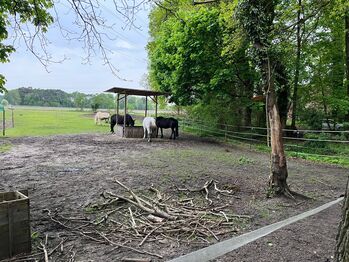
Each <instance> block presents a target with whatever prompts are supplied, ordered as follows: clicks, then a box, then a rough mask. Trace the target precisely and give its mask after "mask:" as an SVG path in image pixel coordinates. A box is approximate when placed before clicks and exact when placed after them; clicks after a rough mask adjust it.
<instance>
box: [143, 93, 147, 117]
mask: <svg viewBox="0 0 349 262" xmlns="http://www.w3.org/2000/svg"><path fill="white" fill-rule="evenodd" d="M147 114H148V96H145V114H144V116H145V117H147Z"/></svg>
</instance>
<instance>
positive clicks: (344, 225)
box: [335, 180, 349, 262]
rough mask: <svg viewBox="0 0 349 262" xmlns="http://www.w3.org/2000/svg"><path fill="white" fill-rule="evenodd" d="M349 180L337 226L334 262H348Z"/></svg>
mask: <svg viewBox="0 0 349 262" xmlns="http://www.w3.org/2000/svg"><path fill="white" fill-rule="evenodd" d="M348 194H349V180H348V182H347V189H346V193H345V198H344V204H343V208H342V221H341V222H340V224H339V230H338V234H337V244H336V252H335V261H336V262H348V261H349V196H348Z"/></svg>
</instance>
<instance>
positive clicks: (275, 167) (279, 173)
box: [238, 0, 291, 195]
mask: <svg viewBox="0 0 349 262" xmlns="http://www.w3.org/2000/svg"><path fill="white" fill-rule="evenodd" d="M276 4H277V1H270V0H261V1H254V0H244V1H241V3H240V6H239V13H238V17H239V20H240V21H241V23H242V26H243V28H244V30H245V31H246V34H247V36H248V37H249V39H250V41H251V43H252V45H253V55H254V58H255V61H256V64H257V65H258V67H259V68H260V70H261V73H262V79H263V84H264V93H265V95H266V104H267V105H266V107H267V115H268V118H269V122H270V136H271V141H270V142H271V173H270V177H269V185H270V189H271V191H272V192H273V193H275V194H286V195H290V194H291V192H290V190H289V187H288V184H287V177H288V171H287V162H286V156H285V152H284V146H283V139H282V123H281V116H280V111H279V106H278V101H277V92H276V71H278V70H275V69H276V68H280V69H281V67H282V64H281V62H280V61H278V56H277V53H276V50H275V49H274V48H273V43H272V41H273V27H274V18H275V6H276Z"/></svg>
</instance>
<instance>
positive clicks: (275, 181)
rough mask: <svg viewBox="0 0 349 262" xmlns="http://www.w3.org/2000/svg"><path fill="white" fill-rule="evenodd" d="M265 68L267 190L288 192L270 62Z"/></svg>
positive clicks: (281, 192)
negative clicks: (267, 144) (268, 132)
mask: <svg viewBox="0 0 349 262" xmlns="http://www.w3.org/2000/svg"><path fill="white" fill-rule="evenodd" d="M264 68H267V72H268V74H267V75H268V77H267V78H268V79H267V86H266V87H265V88H266V95H267V99H266V101H267V115H268V118H269V125H270V145H271V156H270V157H271V166H270V176H269V189H270V190H269V191H270V192H271V193H273V194H276V195H280V194H289V193H290V191H289V187H288V185H287V177H288V171H287V162H286V156H285V151H284V143H283V138H282V134H283V133H282V123H281V117H280V112H279V108H278V105H277V99H276V92H275V87H274V78H273V77H272V72H271V66H270V63H267V65H265V66H264Z"/></svg>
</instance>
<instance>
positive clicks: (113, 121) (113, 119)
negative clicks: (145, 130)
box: [110, 114, 135, 133]
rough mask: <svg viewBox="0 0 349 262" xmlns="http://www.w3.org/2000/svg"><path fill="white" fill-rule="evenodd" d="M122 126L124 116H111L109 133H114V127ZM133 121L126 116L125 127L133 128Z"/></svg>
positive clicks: (130, 117)
mask: <svg viewBox="0 0 349 262" xmlns="http://www.w3.org/2000/svg"><path fill="white" fill-rule="evenodd" d="M116 124H118V125H123V124H124V116H123V115H116V114H114V115H112V116H111V119H110V132H112V133H114V126H115V125H116ZM134 125H135V121H134V120H133V119H132V116H130V115H129V114H126V126H134Z"/></svg>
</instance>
